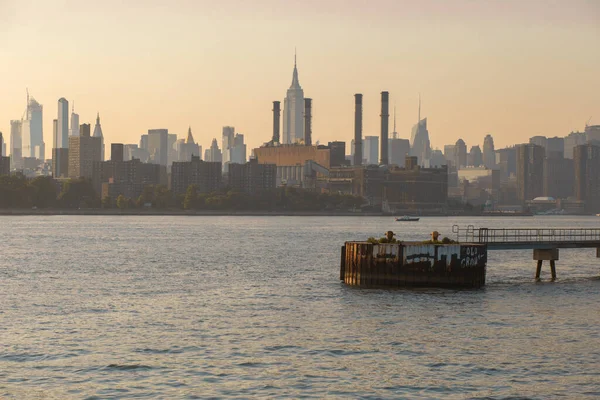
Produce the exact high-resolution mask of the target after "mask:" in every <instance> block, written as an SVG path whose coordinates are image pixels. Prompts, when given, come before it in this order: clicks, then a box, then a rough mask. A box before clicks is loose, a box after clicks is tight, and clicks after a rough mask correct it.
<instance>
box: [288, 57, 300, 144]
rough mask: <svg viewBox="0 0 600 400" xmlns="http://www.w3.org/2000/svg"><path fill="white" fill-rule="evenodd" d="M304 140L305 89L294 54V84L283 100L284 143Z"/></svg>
mask: <svg viewBox="0 0 600 400" xmlns="http://www.w3.org/2000/svg"><path fill="white" fill-rule="evenodd" d="M302 140H304V91H303V90H302V87H301V86H300V81H299V80H298V68H297V65H296V56H295V55H294V72H293V75H292V85H291V86H290V88H289V89H288V90H287V95H286V97H285V100H284V102H283V144H290V143H297V142H300V141H302Z"/></svg>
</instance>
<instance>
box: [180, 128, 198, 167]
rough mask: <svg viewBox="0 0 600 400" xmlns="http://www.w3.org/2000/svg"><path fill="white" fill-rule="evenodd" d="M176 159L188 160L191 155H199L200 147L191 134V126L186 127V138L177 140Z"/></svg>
mask: <svg viewBox="0 0 600 400" xmlns="http://www.w3.org/2000/svg"><path fill="white" fill-rule="evenodd" d="M177 156H178V158H179V159H178V160H177V161H190V160H191V159H192V156H196V157H201V156H202V147H200V146H199V145H198V144H197V143H196V142H195V141H194V136H193V135H192V127H189V128H188V134H187V138H186V139H185V140H183V139H182V140H178V141H177Z"/></svg>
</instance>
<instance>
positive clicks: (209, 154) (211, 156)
mask: <svg viewBox="0 0 600 400" xmlns="http://www.w3.org/2000/svg"><path fill="white" fill-rule="evenodd" d="M204 160H205V161H208V162H219V163H222V162H223V155H222V153H221V150H220V149H219V144H218V143H217V139H213V140H212V143H211V144H210V148H209V149H206V150H205V151H204Z"/></svg>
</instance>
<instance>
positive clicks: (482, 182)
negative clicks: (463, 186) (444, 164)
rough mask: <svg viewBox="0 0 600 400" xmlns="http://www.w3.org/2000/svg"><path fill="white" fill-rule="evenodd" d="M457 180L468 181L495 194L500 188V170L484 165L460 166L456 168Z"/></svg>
mask: <svg viewBox="0 0 600 400" xmlns="http://www.w3.org/2000/svg"><path fill="white" fill-rule="evenodd" d="M458 181H459V183H460V182H464V181H469V183H470V184H471V185H472V186H474V187H477V188H479V189H482V190H485V191H486V192H488V193H489V194H490V195H493V196H496V194H497V193H498V190H500V171H498V170H494V169H489V168H486V167H485V166H483V167H470V168H462V169H459V170H458Z"/></svg>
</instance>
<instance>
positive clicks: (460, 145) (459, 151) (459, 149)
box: [453, 139, 467, 169]
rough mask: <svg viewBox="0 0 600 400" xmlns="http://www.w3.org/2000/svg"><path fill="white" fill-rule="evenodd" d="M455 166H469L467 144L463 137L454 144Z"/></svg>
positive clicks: (459, 167)
mask: <svg viewBox="0 0 600 400" xmlns="http://www.w3.org/2000/svg"><path fill="white" fill-rule="evenodd" d="M453 164H454V166H455V167H456V168H457V169H461V168H463V167H466V166H467V145H466V144H465V141H464V140H462V139H458V140H457V141H456V143H455V144H454V163H453Z"/></svg>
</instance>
